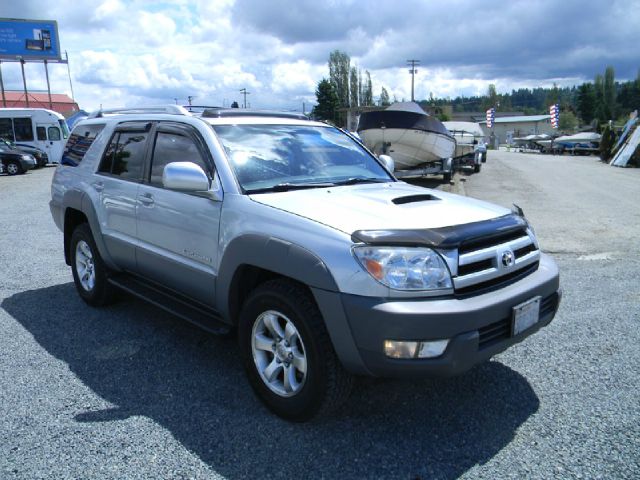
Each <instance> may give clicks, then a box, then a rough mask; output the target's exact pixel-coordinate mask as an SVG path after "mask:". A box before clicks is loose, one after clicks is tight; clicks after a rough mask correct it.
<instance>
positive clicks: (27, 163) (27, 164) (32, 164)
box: [19, 157, 38, 170]
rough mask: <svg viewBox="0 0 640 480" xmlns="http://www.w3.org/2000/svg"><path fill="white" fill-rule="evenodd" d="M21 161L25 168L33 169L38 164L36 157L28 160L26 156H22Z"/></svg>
mask: <svg viewBox="0 0 640 480" xmlns="http://www.w3.org/2000/svg"><path fill="white" fill-rule="evenodd" d="M19 162H20V165H22V169H23V170H33V169H34V168H36V167H37V165H38V164H37V163H36V159H35V158H33V157H32V158H30V159H28V160H27V159H26V158H21V159H20V160H19Z"/></svg>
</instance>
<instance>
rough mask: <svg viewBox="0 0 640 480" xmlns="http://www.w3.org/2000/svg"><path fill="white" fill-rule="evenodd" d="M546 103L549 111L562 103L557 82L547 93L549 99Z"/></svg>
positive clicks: (546, 99)
mask: <svg viewBox="0 0 640 480" xmlns="http://www.w3.org/2000/svg"><path fill="white" fill-rule="evenodd" d="M544 103H545V106H546V107H547V109H548V108H549V107H550V106H551V105H555V104H556V103H560V89H559V88H558V84H557V83H555V82H554V83H553V87H552V88H551V90H549V92H548V93H547V97H546V98H545V101H544Z"/></svg>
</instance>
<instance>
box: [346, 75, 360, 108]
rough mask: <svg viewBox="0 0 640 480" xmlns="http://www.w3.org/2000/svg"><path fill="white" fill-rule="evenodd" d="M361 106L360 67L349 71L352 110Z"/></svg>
mask: <svg viewBox="0 0 640 480" xmlns="http://www.w3.org/2000/svg"><path fill="white" fill-rule="evenodd" d="M358 105H360V82H359V77H358V67H356V66H353V67H351V69H350V71H349V106H350V107H351V108H353V107H357V106H358Z"/></svg>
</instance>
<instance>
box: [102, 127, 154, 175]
mask: <svg viewBox="0 0 640 480" xmlns="http://www.w3.org/2000/svg"><path fill="white" fill-rule="evenodd" d="M147 136H148V134H147V133H146V132H119V133H116V134H115V135H114V136H113V138H112V139H111V142H110V144H109V146H108V147H107V150H106V151H105V155H104V158H103V160H102V163H101V165H100V169H99V171H100V172H104V173H110V174H111V175H114V176H117V177H120V178H122V179H124V180H133V181H138V180H141V179H142V170H143V167H144V153H145V144H146V140H147Z"/></svg>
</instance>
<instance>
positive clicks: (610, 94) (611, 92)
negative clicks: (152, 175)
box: [602, 66, 617, 120]
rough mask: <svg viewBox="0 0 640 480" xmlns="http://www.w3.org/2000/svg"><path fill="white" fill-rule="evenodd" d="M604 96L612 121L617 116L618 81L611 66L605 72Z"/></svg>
mask: <svg viewBox="0 0 640 480" xmlns="http://www.w3.org/2000/svg"><path fill="white" fill-rule="evenodd" d="M602 87H603V90H602V96H603V100H604V104H605V106H606V108H607V112H608V113H609V118H608V119H607V120H610V119H612V118H614V117H615V115H616V110H617V108H616V79H615V73H614V71H613V67H611V66H609V67H607V69H606V70H605V72H604V84H603V85H602Z"/></svg>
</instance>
